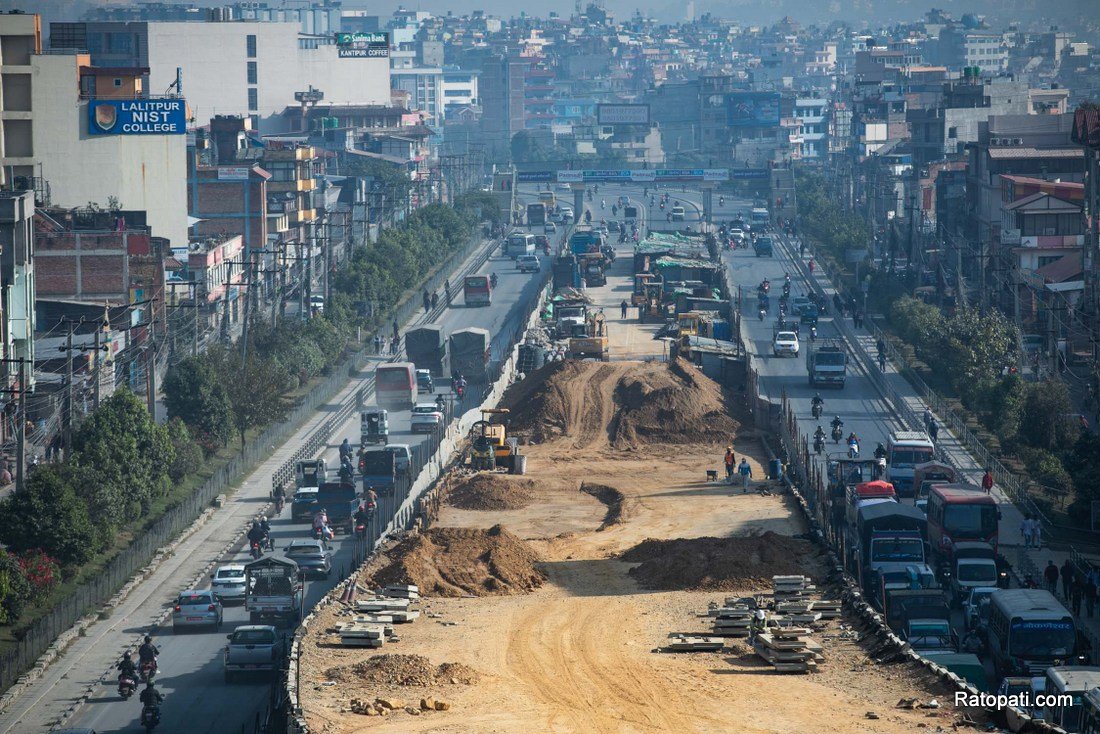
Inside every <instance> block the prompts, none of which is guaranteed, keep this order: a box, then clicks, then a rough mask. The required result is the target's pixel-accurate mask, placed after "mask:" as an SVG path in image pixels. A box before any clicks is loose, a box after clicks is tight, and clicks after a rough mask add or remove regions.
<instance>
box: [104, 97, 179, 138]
mask: <svg viewBox="0 0 1100 734" xmlns="http://www.w3.org/2000/svg"><path fill="white" fill-rule="evenodd" d="M186 132H187V108H186V103H185V102H184V101H183V100H182V99H93V100H92V101H90V102H88V134H89V135H183V134H185V133H186Z"/></svg>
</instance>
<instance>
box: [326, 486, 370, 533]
mask: <svg viewBox="0 0 1100 734" xmlns="http://www.w3.org/2000/svg"><path fill="white" fill-rule="evenodd" d="M359 501H360V497H359V492H357V491H356V489H355V485H354V484H352V483H351V482H325V483H324V484H322V485H321V486H320V487H318V489H317V504H316V506H317V508H318V509H320V508H322V507H323V508H324V509H325V514H326V515H328V524H329V527H331V528H332V531H333V532H334V533H340V532H345V533H348V534H349V535H350V534H351V532H352V530H354V528H353V527H352V524H353V523H354V517H355V511H356V510H357V509H359Z"/></svg>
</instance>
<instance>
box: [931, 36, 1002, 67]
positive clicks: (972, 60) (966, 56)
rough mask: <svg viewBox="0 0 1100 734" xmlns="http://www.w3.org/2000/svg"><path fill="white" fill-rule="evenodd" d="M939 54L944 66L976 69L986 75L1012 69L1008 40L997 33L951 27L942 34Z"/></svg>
mask: <svg viewBox="0 0 1100 734" xmlns="http://www.w3.org/2000/svg"><path fill="white" fill-rule="evenodd" d="M938 53H939V61H940V63H941V64H943V65H944V66H949V67H951V68H952V69H962V68H964V67H967V66H976V67H978V68H979V69H981V70H982V71H983V72H997V71H1004V70H1005V69H1006V68H1008V48H1007V46H1006V45H1005V42H1004V37H1003V36H1002V35H1001V34H1000V33H994V32H993V31H980V30H968V29H966V28H961V27H958V26H948V27H946V28H944V29H943V30H942V31H940V37H939V47H938Z"/></svg>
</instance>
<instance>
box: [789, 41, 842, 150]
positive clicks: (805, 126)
mask: <svg viewBox="0 0 1100 734" xmlns="http://www.w3.org/2000/svg"><path fill="white" fill-rule="evenodd" d="M834 50H835V45H834ZM828 112H829V100H827V99H818V98H811V99H796V100H795V101H794V116H795V118H796V119H797V120H798V121H799V123H801V128H802V129H801V133H800V135H801V138H802V150H801V157H802V158H811V159H813V158H823V157H825V156H826V155H828V152H829V143H828V140H826V138H827V137H828V134H829V120H828Z"/></svg>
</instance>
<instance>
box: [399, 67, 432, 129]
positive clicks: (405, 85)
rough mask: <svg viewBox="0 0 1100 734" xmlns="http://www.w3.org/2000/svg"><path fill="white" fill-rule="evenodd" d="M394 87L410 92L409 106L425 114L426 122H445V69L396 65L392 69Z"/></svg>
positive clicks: (430, 123) (414, 110)
mask: <svg viewBox="0 0 1100 734" xmlns="http://www.w3.org/2000/svg"><path fill="white" fill-rule="evenodd" d="M390 78H391V80H392V84H393V88H394V89H400V90H403V91H406V92H408V93H409V108H410V110H412V111H413V112H418V113H420V114H421V115H423V121H424V124H426V125H430V126H432V127H438V126H440V125H442V124H443V109H444V104H445V102H444V97H443V69H442V68H440V67H438V66H436V67H429V66H413V65H408V66H394V67H393V68H392V69H391V70H390Z"/></svg>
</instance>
